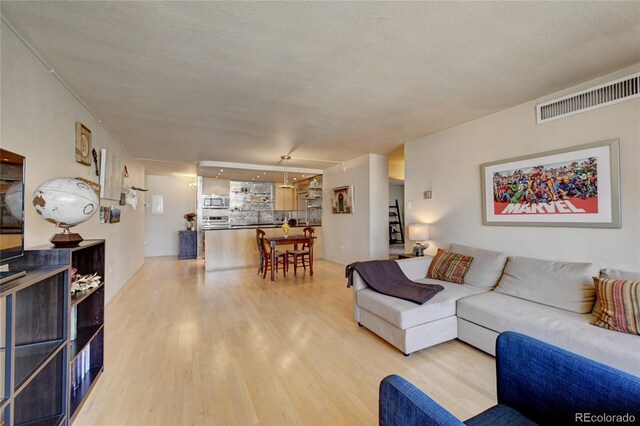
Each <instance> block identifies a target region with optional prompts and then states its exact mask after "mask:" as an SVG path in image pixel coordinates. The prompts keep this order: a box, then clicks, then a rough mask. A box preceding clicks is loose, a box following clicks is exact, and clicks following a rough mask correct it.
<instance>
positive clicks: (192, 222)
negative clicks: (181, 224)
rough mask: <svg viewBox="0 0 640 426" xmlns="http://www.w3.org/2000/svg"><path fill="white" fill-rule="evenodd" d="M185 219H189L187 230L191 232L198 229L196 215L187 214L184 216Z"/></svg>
mask: <svg viewBox="0 0 640 426" xmlns="http://www.w3.org/2000/svg"><path fill="white" fill-rule="evenodd" d="M184 218H185V219H187V230H188V231H191V230H193V229H195V227H196V214H195V213H187V214H185V215H184Z"/></svg>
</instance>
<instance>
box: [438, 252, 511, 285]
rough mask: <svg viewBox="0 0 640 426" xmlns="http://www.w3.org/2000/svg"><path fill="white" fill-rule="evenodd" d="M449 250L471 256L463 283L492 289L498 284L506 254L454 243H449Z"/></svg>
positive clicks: (505, 261)
mask: <svg viewBox="0 0 640 426" xmlns="http://www.w3.org/2000/svg"><path fill="white" fill-rule="evenodd" d="M449 250H451V251H453V252H456V253H460V254H464V255H465V256H471V257H473V262H471V266H470V267H469V271H468V272H467V274H466V275H465V276H464V283H465V284H470V285H474V286H476V287H480V288H485V289H487V290H493V289H494V288H495V286H496V285H498V280H500V277H501V276H502V270H503V269H504V265H505V264H506V263H507V255H506V254H504V253H500V252H497V251H491V250H484V249H479V248H475V247H469V246H465V245H462V244H455V243H454V244H451V247H450V248H449Z"/></svg>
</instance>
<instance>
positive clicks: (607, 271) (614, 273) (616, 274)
mask: <svg viewBox="0 0 640 426" xmlns="http://www.w3.org/2000/svg"><path fill="white" fill-rule="evenodd" d="M600 278H608V279H612V280H632V281H640V272H631V271H623V270H622V269H612V268H604V269H601V270H600Z"/></svg>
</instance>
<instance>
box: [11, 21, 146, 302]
mask: <svg viewBox="0 0 640 426" xmlns="http://www.w3.org/2000/svg"><path fill="white" fill-rule="evenodd" d="M1 37H2V46H1V55H2V56H1V61H0V62H1V67H2V68H1V86H2V91H1V101H0V105H1V106H2V114H1V124H0V127H1V130H0V135H1V140H2V148H5V149H8V150H9V151H13V152H16V153H18V154H21V155H24V156H25V157H27V168H26V170H27V172H26V182H25V185H26V194H27V200H26V205H25V221H26V226H25V246H26V247H27V248H28V247H30V246H35V245H41V244H48V242H49V239H50V238H51V236H52V235H53V234H54V233H56V232H59V231H60V230H59V229H56V228H54V226H53V225H51V224H50V223H48V222H45V221H44V220H42V219H40V218H39V217H38V215H37V214H36V212H35V209H33V208H32V207H31V203H30V195H31V194H32V193H33V191H34V190H35V189H36V188H37V187H38V186H39V185H40V184H41V183H42V182H44V181H46V180H49V179H53V178H58V177H83V178H85V179H90V180H94V181H96V180H97V177H96V175H95V172H94V169H93V166H91V167H88V166H84V165H82V164H80V163H76V161H75V123H76V121H79V122H82V123H83V124H84V125H85V126H87V127H88V128H89V129H90V130H91V134H92V144H93V147H95V148H96V150H98V151H99V150H100V148H107V149H108V150H110V151H112V152H114V153H115V154H116V155H117V156H118V157H120V158H122V159H124V162H125V164H126V165H127V166H128V170H129V174H130V177H129V178H128V179H127V182H126V184H129V185H135V186H142V185H143V182H144V167H143V166H142V164H141V163H140V162H139V161H137V160H136V159H135V157H134V156H133V155H132V154H131V153H130V152H129V151H128V150H126V149H125V148H124V147H123V146H122V145H121V144H120V143H118V141H116V140H115V139H114V138H113V137H112V136H111V135H110V134H109V133H108V132H107V131H106V129H105V128H103V127H102V125H101V124H100V123H98V122H97V120H96V119H95V118H94V117H93V116H92V115H91V114H90V113H89V112H88V111H87V110H86V109H85V108H84V107H83V106H82V104H80V102H78V101H77V100H76V99H75V98H74V97H73V96H72V95H71V94H70V93H69V92H68V91H67V90H66V89H65V88H64V86H63V85H62V84H61V83H60V82H59V81H58V80H57V79H56V78H55V77H54V76H53V75H52V74H51V73H49V71H48V70H47V69H46V68H45V67H44V66H43V65H42V63H41V62H39V61H38V59H36V57H35V56H34V55H33V54H32V53H31V52H30V51H29V50H28V49H27V48H26V47H25V46H24V44H23V43H22V42H21V41H20V40H19V39H18V38H17V37H16V36H15V34H13V32H11V30H9V29H8V28H7V27H6V26H5V25H4V23H3V24H2V25H1ZM139 202H140V205H139V207H138V209H137V210H133V209H132V208H131V207H130V206H121V207H120V209H121V222H120V223H117V224H100V223H99V220H98V215H97V214H96V215H95V216H94V217H93V218H91V219H90V220H89V221H87V222H85V223H83V224H80V225H78V226H77V227H75V228H74V231H75V232H78V233H80V235H82V237H83V238H85V239H95V238H104V239H105V240H106V249H107V252H106V277H105V281H106V290H105V291H106V294H105V296H106V300H107V301H109V300H111V299H112V298H113V296H114V295H115V294H116V293H117V292H118V291H119V290H120V289H121V288H122V287H123V286H124V284H125V283H126V282H127V280H128V279H129V278H130V277H131V276H132V275H133V274H134V273H135V272H136V271H137V270H138V269H139V268H140V266H142V263H143V262H144V257H143V252H144V249H143V232H144V209H143V208H142V207H141V205H142V203H143V202H144V195H143V194H140V198H139ZM102 204H103V205H111V204H114V205H117V201H103V203H102Z"/></svg>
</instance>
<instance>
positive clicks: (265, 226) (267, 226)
mask: <svg viewBox="0 0 640 426" xmlns="http://www.w3.org/2000/svg"><path fill="white" fill-rule="evenodd" d="M281 226H282V224H281V223H279V224H273V223H272V224H269V223H261V224H252V225H229V226H227V227H220V228H209V229H207V228H203V229H202V230H203V231H233V230H234V229H257V228H261V229H275V228H280V227H281ZM307 226H313V227H317V226H322V224H320V225H290V228H291V229H294V228H306V227H307Z"/></svg>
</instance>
